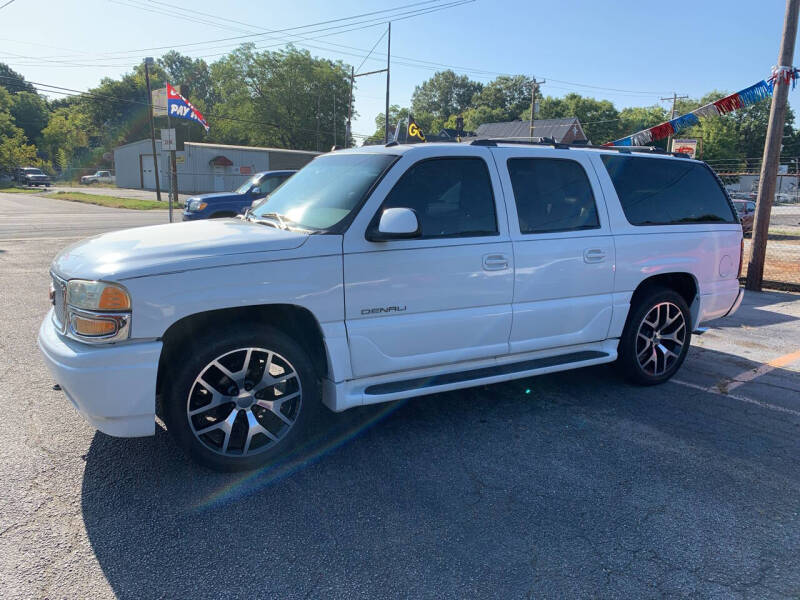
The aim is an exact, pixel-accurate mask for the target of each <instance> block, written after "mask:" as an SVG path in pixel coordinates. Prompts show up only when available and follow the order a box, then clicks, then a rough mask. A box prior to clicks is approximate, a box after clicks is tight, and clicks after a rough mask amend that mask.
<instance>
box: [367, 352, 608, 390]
mask: <svg viewBox="0 0 800 600" xmlns="http://www.w3.org/2000/svg"><path fill="white" fill-rule="evenodd" d="M608 356H610V354H608V353H607V352H600V351H599V350H583V351H581V352H572V353H570V354H561V355H560V356H548V357H544V358H534V359H531V360H525V361H522V362H517V363H510V364H505V365H497V366H494V367H484V368H481V369H472V370H469V371H458V372H455V373H445V374H442V375H434V376H432V377H417V378H416V379H405V380H401V381H390V382H388V383H379V384H376V385H371V386H369V387H368V388H366V389H365V390H364V394H365V395H367V396H385V395H387V394H397V393H400V392H408V391H411V390H420V389H425V388H434V387H438V386H442V385H452V384H456V383H465V382H469V381H478V380H481V379H486V378H488V377H497V376H502V375H511V374H514V373H523V372H525V371H534V370H536V369H545V368H547V367H556V366H561V365H567V364H570V363H579V362H584V361H587V360H595V359H598V358H603V357H608ZM373 402H374V401H373Z"/></svg>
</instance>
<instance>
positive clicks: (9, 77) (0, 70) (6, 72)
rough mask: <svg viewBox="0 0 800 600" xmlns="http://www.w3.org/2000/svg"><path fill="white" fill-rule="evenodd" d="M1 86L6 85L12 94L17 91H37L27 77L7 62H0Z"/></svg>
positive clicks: (32, 92) (33, 92)
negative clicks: (26, 79)
mask: <svg viewBox="0 0 800 600" xmlns="http://www.w3.org/2000/svg"><path fill="white" fill-rule="evenodd" d="M0 87H4V88H5V89H6V90H8V91H9V92H10V93H12V94H16V93H17V92H30V93H31V94H35V93H36V88H35V87H33V84H31V83H29V82H27V81H25V78H24V77H23V76H22V75H21V74H20V73H17V72H16V71H15V70H14V69H12V68H11V67H9V66H8V65H7V64H5V63H0Z"/></svg>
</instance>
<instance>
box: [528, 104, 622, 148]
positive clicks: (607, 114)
mask: <svg viewBox="0 0 800 600" xmlns="http://www.w3.org/2000/svg"><path fill="white" fill-rule="evenodd" d="M567 117H578V119H579V120H580V122H581V126H582V127H583V131H584V133H585V134H586V137H587V138H589V140H590V141H592V142H593V143H595V144H597V143H605V142H608V141H611V140H614V139H615V138H616V137H617V133H618V130H619V113H618V112H617V109H616V108H614V105H613V104H612V103H611V102H609V101H608V100H595V99H594V98H588V97H586V96H581V95H580V94H575V93H572V94H567V95H566V96H564V97H563V98H554V97H552V96H547V97H546V98H545V99H544V100H542V101H541V104H540V105H539V114H538V118H540V119H563V118H567ZM520 118H521V119H528V118H530V115H529V114H528V115H526V114H522V115H520Z"/></svg>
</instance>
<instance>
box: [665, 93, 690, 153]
mask: <svg viewBox="0 0 800 600" xmlns="http://www.w3.org/2000/svg"><path fill="white" fill-rule="evenodd" d="M688 97H689V96H678V94H676V93H675V92H672V98H662V99H661V100H662V101H665V100H672V112H671V113H670V114H671V115H672V116H671V117H670V118H669V120H670V121H671V120H672V119H674V118H675V117H677V116H678V107H677V104H678V100H683V99H684V98H688ZM667 152H672V136H671V135H670V136H667Z"/></svg>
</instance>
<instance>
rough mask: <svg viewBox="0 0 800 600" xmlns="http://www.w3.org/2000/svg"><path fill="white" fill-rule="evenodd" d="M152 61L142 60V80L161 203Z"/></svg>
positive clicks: (157, 189)
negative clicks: (154, 119)
mask: <svg viewBox="0 0 800 600" xmlns="http://www.w3.org/2000/svg"><path fill="white" fill-rule="evenodd" d="M153 62H154V61H153V59H152V58H151V57H150V56H148V57H147V58H145V59H144V80H145V83H146V84H147V112H148V113H150V114H149V117H150V141H151V143H152V144H153V171H154V172H155V178H156V198H158V201H159V202H161V183H160V182H159V176H160V173H159V172H158V155H157V154H156V126H155V124H154V123H153V96H152V92H151V91H150V71H149V67H150V66H151V65H152V64H153Z"/></svg>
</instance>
